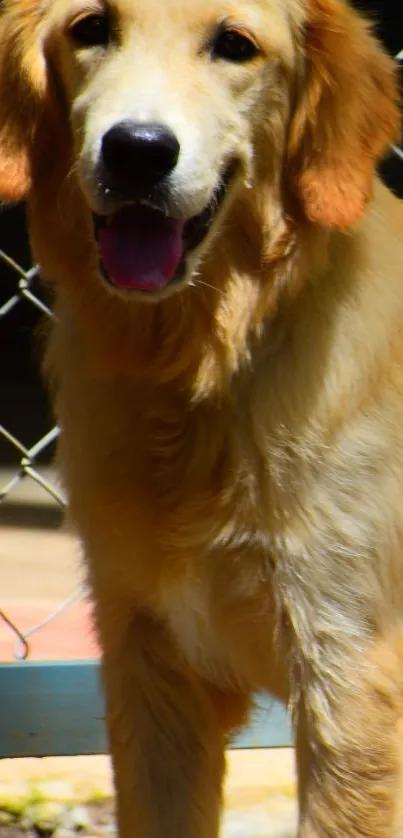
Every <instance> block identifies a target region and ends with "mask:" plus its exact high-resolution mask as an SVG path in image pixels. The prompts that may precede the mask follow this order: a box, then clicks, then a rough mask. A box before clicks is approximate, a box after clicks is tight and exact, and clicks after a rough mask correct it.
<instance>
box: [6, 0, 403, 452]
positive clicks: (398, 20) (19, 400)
mask: <svg viewBox="0 0 403 838" xmlns="http://www.w3.org/2000/svg"><path fill="white" fill-rule="evenodd" d="M0 5H1V4H0ZM355 5H356V6H357V8H359V9H361V10H362V11H364V12H365V13H367V14H368V15H369V16H370V17H371V19H372V20H373V21H374V23H375V27H376V30H377V32H378V35H379V37H380V38H381V40H383V42H384V44H385V46H386V48H387V49H388V50H389V52H390V53H391V55H394V56H395V55H397V53H398V52H399V51H400V50H401V49H403V0H355ZM341 60H342V57H341ZM381 173H382V176H383V177H384V179H385V181H386V182H387V183H388V185H389V186H390V187H391V188H392V189H393V190H394V191H395V192H397V194H399V195H400V197H402V198H403V162H402V161H400V160H398V158H397V157H395V156H393V157H390V158H389V159H388V160H387V161H386V162H385V163H384V164H382V167H381ZM0 248H1V249H2V250H4V251H5V252H6V253H7V254H9V255H10V256H12V257H13V258H14V259H15V260H16V261H17V262H18V263H19V264H20V265H22V266H23V267H24V268H25V269H27V268H29V266H30V264H31V262H30V254H29V247H28V241H27V236H26V231H25V223H24V208H23V207H22V206H19V207H14V208H12V209H10V208H7V209H6V210H3V211H0ZM33 290H34V291H37V293H38V294H40V293H41V292H40V291H39V289H38V288H37V286H34V289H33ZM14 291H15V273H14V272H13V271H11V270H10V269H9V268H7V267H6V266H4V264H3V262H1V263H0V306H1V305H2V304H3V303H4V302H5V301H6V300H7V299H8V298H9V297H10V296H12V294H13V293H14ZM40 317H41V315H40V314H39V312H38V311H37V310H36V309H35V308H34V307H33V306H32V305H31V304H30V303H28V302H27V301H22V302H19V303H18V305H17V306H15V308H14V309H13V310H12V312H11V313H9V314H7V315H6V316H5V317H3V318H2V319H1V320H0V382H1V385H0V424H2V425H4V427H6V428H7V429H8V430H9V431H11V432H12V433H13V434H14V435H15V436H16V437H18V438H19V439H21V440H22V442H23V443H24V444H25V445H26V446H27V447H29V446H31V445H33V444H34V443H35V442H36V441H37V440H38V439H39V438H40V437H41V436H42V435H43V434H44V433H45V432H46V431H47V430H48V429H49V428H50V426H51V423H52V419H51V416H50V413H49V408H48V403H47V399H46V395H45V393H44V390H43V387H42V384H41V382H40V378H39V375H38V367H39V363H38V357H37V353H36V351H35V349H34V347H35V338H34V334H35V331H36V329H37V326H38V323H39V321H40ZM51 454H52V452H51V451H48V452H47V454H46V455H45V457H44V459H48V458H49V456H51ZM18 460H19V456H18V453H17V452H16V450H15V449H14V448H13V447H12V446H11V445H10V444H9V443H8V442H5V441H4V440H2V438H1V436H0V465H1V464H3V465H4V464H8V465H9V464H11V463H18Z"/></svg>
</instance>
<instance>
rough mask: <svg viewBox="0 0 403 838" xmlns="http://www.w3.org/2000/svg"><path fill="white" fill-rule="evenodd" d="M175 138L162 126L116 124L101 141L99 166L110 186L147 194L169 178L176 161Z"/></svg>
mask: <svg viewBox="0 0 403 838" xmlns="http://www.w3.org/2000/svg"><path fill="white" fill-rule="evenodd" d="M179 151H180V146H179V143H178V140H177V139H176V137H175V134H173V133H172V131H170V129H169V128H167V127H166V126H165V125H157V124H153V123H148V122H143V123H139V122H118V123H117V125H114V126H113V128H110V129H109V131H107V133H106V134H104V136H103V139H102V150H101V153H102V162H103V166H104V168H105V170H106V173H107V175H109V177H111V181H112V186H113V187H115V188H118V189H122V190H123V191H126V192H127V191H128V190H129V191H131V190H132V189H133V188H134V189H135V190H139V192H144V191H149V190H151V189H152V188H153V187H155V186H156V185H157V183H158V182H159V181H160V180H162V178H163V177H165V175H167V174H169V172H171V171H172V169H173V168H174V167H175V165H176V163H177V160H178V157H179Z"/></svg>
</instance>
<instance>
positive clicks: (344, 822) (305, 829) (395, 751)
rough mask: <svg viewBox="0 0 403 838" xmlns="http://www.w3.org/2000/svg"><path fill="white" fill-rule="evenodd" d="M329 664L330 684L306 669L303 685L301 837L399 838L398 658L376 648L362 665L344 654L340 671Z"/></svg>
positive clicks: (300, 718) (299, 739)
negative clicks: (359, 837) (396, 837)
mask: <svg viewBox="0 0 403 838" xmlns="http://www.w3.org/2000/svg"><path fill="white" fill-rule="evenodd" d="M333 652H334V650H333ZM330 660H331V658H330V656H329V668H328V671H327V677H326V675H325V671H324V670H323V672H322V675H323V678H322V677H321V675H320V674H318V672H317V671H316V672H315V667H312V666H309V665H307V666H306V669H305V677H304V678H303V679H302V684H301V696H300V701H299V707H298V721H297V764H298V782H299V799H300V832H299V835H300V838H358V836H361V838H393V836H398V835H401V832H400V829H401V826H402V818H401V815H402V802H403V799H402V753H403V751H402V737H401V721H400V720H401V718H402V715H401V714H402V709H403V707H402V692H401V686H402V675H401V668H402V660H401V657H400V655H398V654H396V649H395V648H394V647H393V644H389V643H384V642H374V643H371V644H370V648H369V649H368V653H367V654H364V655H363V656H362V658H361V659H360V658H359V657H358V656H357V658H356V659H355V660H354V656H353V657H351V656H350V657H349V655H348V652H347V650H345V654H344V659H342V658H340V661H339V664H340V665H339V669H338V671H337V670H336V668H334V669H333V671H332V670H331V668H330ZM333 664H334V657H333ZM303 681H305V683H303Z"/></svg>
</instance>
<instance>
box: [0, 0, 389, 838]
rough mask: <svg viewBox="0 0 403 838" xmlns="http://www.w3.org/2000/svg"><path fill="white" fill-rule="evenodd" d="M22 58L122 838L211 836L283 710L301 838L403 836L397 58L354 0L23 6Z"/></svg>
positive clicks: (41, 2) (62, 408)
mask: <svg viewBox="0 0 403 838" xmlns="http://www.w3.org/2000/svg"><path fill="white" fill-rule="evenodd" d="M0 43H1V62H0V63H1V66H0V82H1V86H0V90H1V95H0V194H1V195H2V196H3V197H4V198H5V199H13V200H15V199H18V198H23V197H27V200H28V210H29V219H30V231H31V240H32V246H33V250H34V254H35V256H36V257H37V259H38V260H39V262H40V264H41V266H42V270H43V275H44V278H45V280H46V281H48V282H49V283H50V284H51V286H52V288H53V293H54V299H55V307H56V313H57V322H55V324H54V326H53V328H52V333H51V334H50V335H49V338H48V344H47V347H48V348H47V353H46V362H45V367H46V370H47V375H48V377H49V380H50V382H51V387H52V390H53V393H54V400H55V410H56V414H57V416H58V418H59V420H60V423H61V426H62V443H61V449H60V461H61V466H62V470H63V474H64V479H65V481H66V485H67V488H68V493H69V498H70V510H71V514H72V517H73V519H74V520H75V523H76V526H77V529H78V532H79V533H80V536H81V539H82V542H83V545H84V548H85V555H86V563H87V567H88V578H89V583H90V586H91V590H92V596H93V601H94V612H95V620H96V625H97V629H98V632H99V638H100V642H101V646H102V651H103V673H104V679H105V688H106V697H107V717H108V730H109V736H110V744H111V750H112V757H113V765H114V774H115V784H116V791H117V808H118V821H119V830H120V836H121V838H135V837H136V838H214V836H215V835H216V833H217V829H218V823H219V814H220V801H221V786H222V778H223V772H224V750H225V746H226V744H227V741H228V735H229V733H230V732H231V731H232V730H233V729H234V728H236V727H237V726H239V725H241V724H243V723H244V722H245V720H246V718H247V716H248V712H249V710H250V708H251V706H252V704H253V697H254V696H255V695H256V693H257V692H258V691H261V690H267V691H268V692H270V693H272V694H274V695H275V696H277V697H278V698H279V699H282V700H283V701H284V702H288V703H289V705H290V707H291V710H292V714H293V721H294V725H295V732H296V753H297V769H298V789H299V804H300V827H299V834H300V836H301V838H348V836H351V838H352V837H353V836H354V838H355V837H356V836H365V837H366V838H369V836H371V838H390V836H397V835H398V834H400V833H399V829H401V827H402V815H403V813H402V812H401V807H400V803H401V792H402V788H403V267H402V260H403V211H402V206H401V204H399V202H398V200H397V199H395V198H394V197H393V196H392V195H391V194H390V193H389V192H388V191H387V190H386V188H384V187H383V186H382V185H381V183H380V182H379V181H378V179H377V178H376V175H375V174H374V170H375V166H376V162H377V160H378V158H379V157H380V156H382V155H383V154H384V152H385V151H386V149H387V147H388V144H389V142H390V141H392V140H394V139H395V138H396V136H397V133H398V129H399V115H398V107H397V89H396V83H395V79H394V71H393V66H392V61H391V60H389V58H387V57H386V55H384V54H383V52H382V50H381V48H380V46H379V45H378V44H377V42H376V40H375V39H374V37H373V35H372V34H371V32H370V30H369V28H368V25H367V24H366V23H365V22H364V21H363V20H362V18H361V17H359V16H358V14H357V13H356V12H354V11H353V10H352V9H351V8H350V6H348V5H347V3H346V2H344V0H248V2H243V0H192V2H190V0H188V2H185V0H7V2H6V6H5V10H4V12H3V16H2V18H1V22H0Z"/></svg>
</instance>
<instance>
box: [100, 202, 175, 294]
mask: <svg viewBox="0 0 403 838" xmlns="http://www.w3.org/2000/svg"><path fill="white" fill-rule="evenodd" d="M182 230H183V222H182V221H178V220H176V219H175V218H168V217H166V216H165V215H163V214H162V213H160V212H158V211H156V210H153V209H151V208H149V207H145V206H139V207H126V208H124V209H122V210H119V211H118V212H117V213H115V214H114V215H113V216H111V219H110V220H109V221H108V222H107V224H106V225H105V226H103V227H101V229H100V230H99V234H98V242H99V249H100V255H101V259H102V262H103V265H104V267H105V269H106V271H107V273H108V276H109V279H110V280H111V282H113V284H114V285H116V286H117V287H118V288H132V289H138V290H141V291H156V290H158V289H160V288H163V287H164V286H165V285H167V283H168V282H169V280H170V279H172V278H173V277H174V275H175V273H176V271H177V269H178V267H179V264H180V262H181V259H182V256H183V242H182Z"/></svg>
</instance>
